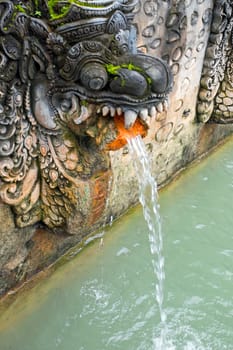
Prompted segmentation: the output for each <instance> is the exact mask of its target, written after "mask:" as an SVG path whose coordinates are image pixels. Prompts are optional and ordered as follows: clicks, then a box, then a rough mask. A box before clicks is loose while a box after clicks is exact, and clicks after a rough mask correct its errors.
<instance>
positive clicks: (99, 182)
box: [88, 171, 111, 225]
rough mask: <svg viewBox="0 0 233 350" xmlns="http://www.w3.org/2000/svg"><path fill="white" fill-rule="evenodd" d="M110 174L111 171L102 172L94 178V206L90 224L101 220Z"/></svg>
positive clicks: (92, 189) (92, 191)
mask: <svg viewBox="0 0 233 350" xmlns="http://www.w3.org/2000/svg"><path fill="white" fill-rule="evenodd" d="M110 176H111V171H107V172H104V173H101V174H100V175H98V176H97V177H95V179H94V180H93V185H92V187H91V198H92V208H91V211H90V217H89V220H88V221H89V222H88V225H92V224H94V223H95V222H96V221H97V220H99V219H100V218H101V216H102V214H103V212H104V209H105V205H106V200H107V195H108V187H109V179H110Z"/></svg>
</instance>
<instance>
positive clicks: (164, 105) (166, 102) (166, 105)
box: [163, 100, 168, 111]
mask: <svg viewBox="0 0 233 350" xmlns="http://www.w3.org/2000/svg"><path fill="white" fill-rule="evenodd" d="M163 109H164V111H167V109H168V101H167V100H165V101H163Z"/></svg>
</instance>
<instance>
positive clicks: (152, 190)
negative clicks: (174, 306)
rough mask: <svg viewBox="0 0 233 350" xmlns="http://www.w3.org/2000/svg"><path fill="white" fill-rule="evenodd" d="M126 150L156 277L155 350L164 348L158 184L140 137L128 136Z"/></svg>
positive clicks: (164, 317)
mask: <svg viewBox="0 0 233 350" xmlns="http://www.w3.org/2000/svg"><path fill="white" fill-rule="evenodd" d="M128 146H129V151H130V154H131V156H132V159H133V163H134V168H135V173H136V176H137V179H138V185H139V201H140V203H141V205H142V208H143V215H144V218H145V220H146V223H147V226H148V231H149V233H148V236H149V242H150V251H151V254H152V265H153V270H154V274H155V276H156V279H157V281H156V284H155V295H156V301H157V303H158V307H159V313H160V320H161V334H160V337H159V338H157V339H155V342H156V344H155V347H156V349H157V350H164V349H166V318H167V316H166V312H165V310H164V309H163V299H164V279H165V272H164V256H163V234H162V224H161V217H160V214H159V204H158V191H157V183H156V180H155V179H154V177H153V176H152V172H151V166H150V161H149V157H148V155H147V152H146V147H145V145H144V142H143V140H142V138H141V136H137V137H135V138H131V139H128Z"/></svg>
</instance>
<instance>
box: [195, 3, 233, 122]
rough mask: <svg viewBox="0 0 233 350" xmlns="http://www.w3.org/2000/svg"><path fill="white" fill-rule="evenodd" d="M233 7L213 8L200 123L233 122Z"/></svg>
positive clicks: (204, 67)
mask: <svg viewBox="0 0 233 350" xmlns="http://www.w3.org/2000/svg"><path fill="white" fill-rule="evenodd" d="M232 72H233V4H232V1H231V0H217V1H215V4H214V9H213V16H212V25H211V29H210V36H209V42H208V45H207V49H206V55H205V59H204V65H203V71H202V77H201V82H200V90H199V101H198V104H197V117H198V120H199V121H200V122H207V121H211V122H215V123H232V122H233V74H232Z"/></svg>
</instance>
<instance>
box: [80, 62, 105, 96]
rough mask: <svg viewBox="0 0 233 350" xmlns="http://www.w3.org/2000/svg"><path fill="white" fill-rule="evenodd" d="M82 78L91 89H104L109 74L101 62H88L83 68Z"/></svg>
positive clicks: (84, 83)
mask: <svg viewBox="0 0 233 350" xmlns="http://www.w3.org/2000/svg"><path fill="white" fill-rule="evenodd" d="M80 80H81V82H82V84H83V86H85V87H86V88H87V89H89V90H95V91H98V90H102V89H103V88H104V87H105V85H106V84H107V82H108V74H107V72H106V69H105V68H104V66H102V65H101V64H100V63H93V62H92V63H91V62H90V63H87V64H86V65H85V66H84V67H83V68H82V70H81V73H80Z"/></svg>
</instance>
